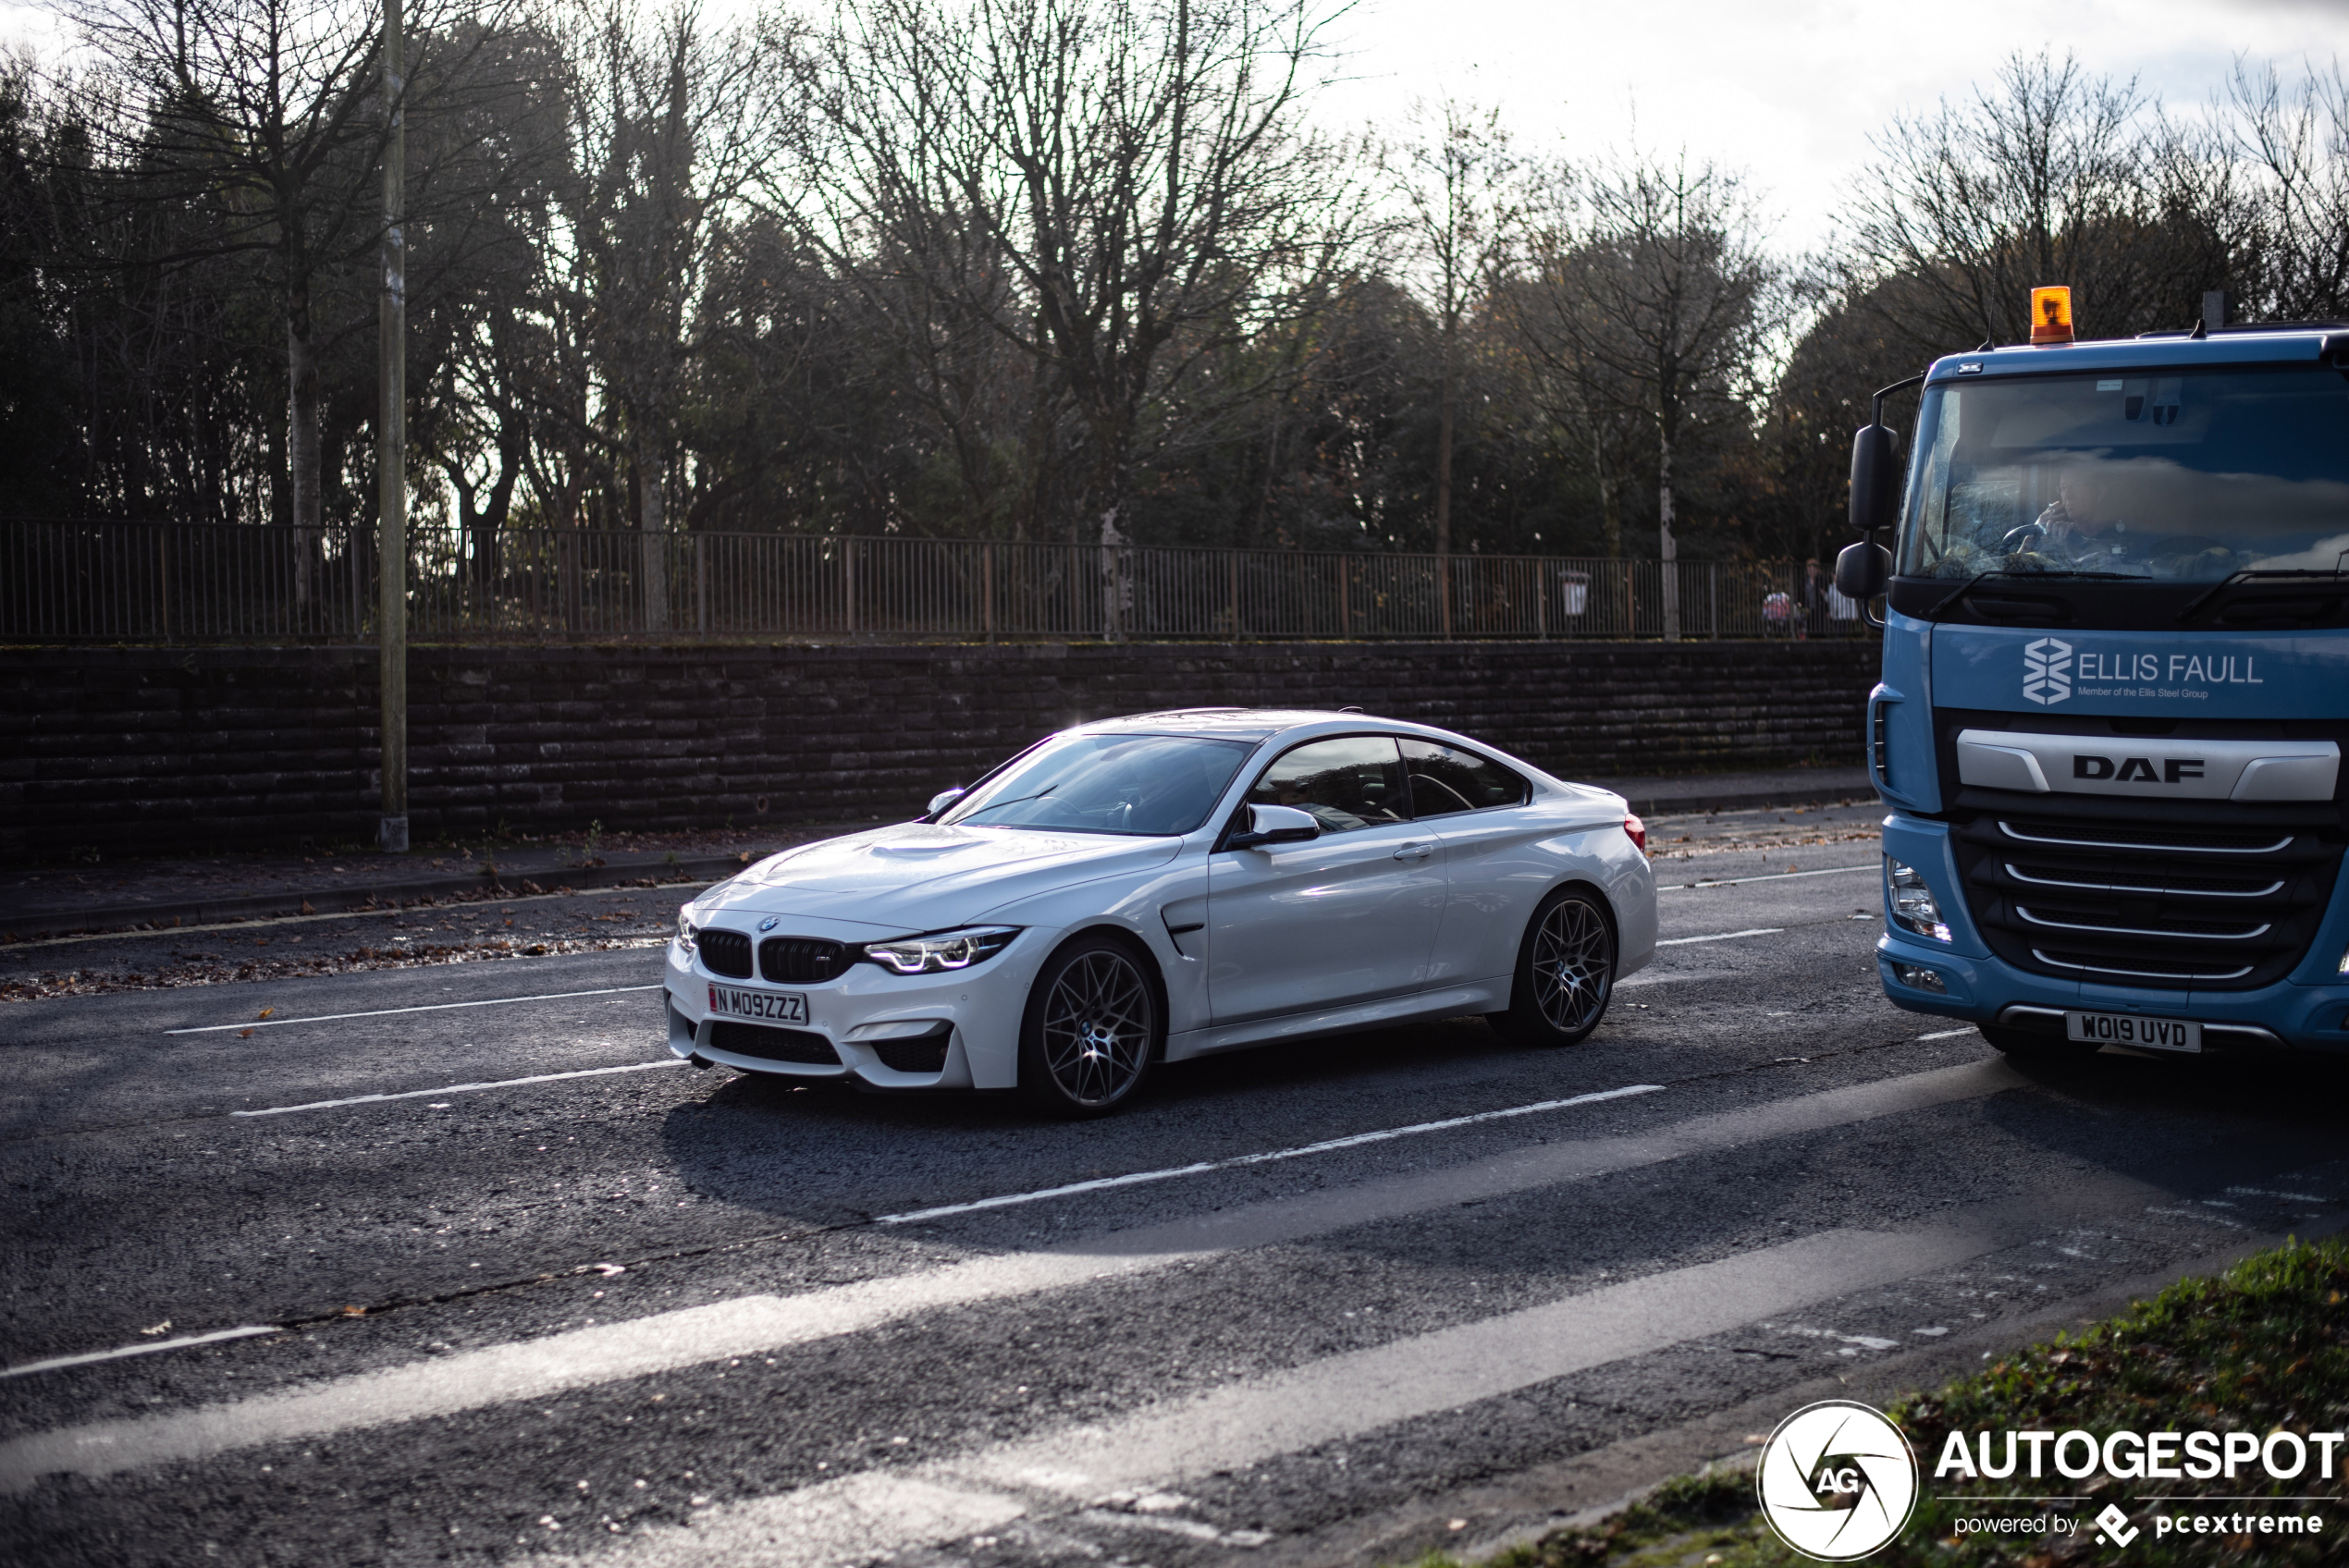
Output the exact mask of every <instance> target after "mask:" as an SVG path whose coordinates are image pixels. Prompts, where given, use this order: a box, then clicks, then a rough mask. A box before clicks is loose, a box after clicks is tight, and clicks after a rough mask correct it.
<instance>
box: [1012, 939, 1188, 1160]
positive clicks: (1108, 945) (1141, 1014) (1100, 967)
mask: <svg viewBox="0 0 2349 1568" xmlns="http://www.w3.org/2000/svg"><path fill="white" fill-rule="evenodd" d="M1165 1028H1166V1024H1165V1021H1164V1020H1163V1019H1162V1017H1161V1016H1160V1013H1159V1006H1158V992H1157V988H1156V987H1155V986H1152V985H1151V984H1150V975H1149V974H1148V973H1147V972H1146V971H1145V970H1144V969H1143V967H1142V963H1141V961H1140V960H1138V958H1136V957H1135V955H1134V952H1133V950H1132V949H1129V948H1127V947H1126V946H1125V944H1124V943H1123V942H1120V941H1118V940H1116V939H1115V938H1114V937H1082V938H1079V939H1078V940H1076V941H1075V942H1072V943H1070V944H1069V945H1068V946H1067V947H1064V948H1063V949H1061V950H1060V951H1058V952H1056V953H1054V954H1053V955H1052V958H1051V959H1049V960H1048V961H1046V962H1045V964H1044V969H1043V973H1041V974H1039V975H1037V977H1036V986H1035V989H1034V990H1032V991H1030V992H1029V993H1028V998H1027V1014H1026V1016H1025V1017H1024V1018H1023V1019H1022V1021H1021V1024H1020V1032H1019V1086H1020V1089H1021V1091H1022V1092H1023V1093H1024V1094H1026V1095H1027V1097H1028V1098H1029V1099H1030V1100H1031V1101H1033V1102H1035V1103H1036V1104H1037V1105H1038V1106H1039V1107H1040V1108H1042V1109H1046V1110H1049V1111H1051V1112H1052V1113H1053V1114H1055V1115H1059V1116H1104V1115H1107V1114H1108V1113H1109V1112H1111V1111H1113V1110H1115V1109H1118V1108H1119V1107H1120V1106H1122V1105H1124V1104H1125V1102H1126V1101H1128V1100H1130V1099H1132V1098H1133V1097H1134V1095H1135V1093H1136V1091H1138V1089H1140V1087H1141V1086H1142V1080H1143V1079H1144V1078H1146V1077H1148V1076H1149V1075H1150V1060H1151V1059H1152V1058H1153V1057H1155V1056H1156V1055H1157V1054H1158V1050H1159V1045H1160V1042H1161V1040H1162V1037H1163V1035H1164V1034H1165Z"/></svg>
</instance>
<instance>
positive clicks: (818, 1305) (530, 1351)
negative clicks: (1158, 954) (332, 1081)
mask: <svg viewBox="0 0 2349 1568" xmlns="http://www.w3.org/2000/svg"><path fill="white" fill-rule="evenodd" d="M2028 1085H2029V1080H2027V1079H2025V1078H2024V1077H2023V1075H2022V1074H2020V1073H2018V1072H2015V1071H2014V1070H2013V1069H2012V1068H2011V1067H2008V1066H2007V1065H2006V1064H2005V1063H2004V1062H2003V1061H1996V1062H1974V1063H1969V1064H1967V1065H1965V1066H1962V1067H1950V1068H1939V1069H1936V1070H1934V1071H1932V1072H1919V1073H1912V1074H1909V1075H1907V1076H1905V1077H1900V1078H1895V1079H1888V1080H1879V1081H1877V1082H1875V1083H1871V1084H1853V1085H1851V1086H1848V1087H1845V1088H1840V1089H1830V1090H1826V1091H1824V1092H1822V1093H1819V1094H1815V1095H1805V1096H1798V1097H1796V1098H1794V1099H1790V1100H1780V1101H1776V1102H1773V1103H1771V1104H1767V1105H1762V1106H1754V1107H1751V1108H1748V1109H1740V1110H1733V1111H1722V1112H1717V1113H1715V1114H1711V1115H1707V1116H1701V1117H1696V1118H1693V1119H1691V1120H1690V1121H1683V1122H1677V1123H1672V1124H1669V1125H1666V1126H1664V1127H1661V1128H1656V1129H1654V1130H1651V1131H1648V1132H1643V1133H1630V1134H1622V1135H1616V1136H1606V1137H1597V1138H1585V1139H1567V1140H1558V1141H1553V1142H1549V1143H1543V1144H1536V1145H1525V1146H1520V1147H1517V1148H1512V1149H1508V1150H1505V1151H1503V1152H1501V1153H1499V1154H1495V1155H1492V1156H1488V1157H1486V1158H1482V1159H1477V1160H1471V1161H1469V1162H1467V1163H1465V1164H1461V1165H1457V1166H1452V1167H1448V1168H1446V1169H1444V1170H1433V1171H1425V1172H1414V1173H1409V1174H1405V1175H1400V1176H1393V1177H1387V1178H1383V1179H1380V1180H1375V1181H1370V1182H1360V1183H1357V1184H1354V1185H1351V1186H1343V1187H1337V1188H1333V1189H1328V1190H1323V1191H1318V1192H1310V1193H1306V1194H1300V1195H1297V1196H1294V1197H1285V1198H1280V1199H1276V1200H1273V1201H1268V1202H1264V1203H1260V1204H1253V1205H1248V1206H1245V1207H1234V1208H1229V1209H1219V1210H1210V1211H1206V1212H1203V1213H1200V1214H1197V1215H1192V1216H1187V1217H1186V1218H1183V1219H1175V1220H1169V1221H1165V1222H1162V1223H1159V1224H1155V1225H1147V1226H1139V1227H1136V1228H1133V1229H1130V1230H1125V1231H1111V1232H1108V1233H1106V1234H1101V1235H1097V1236H1092V1237H1088V1238H1083V1239H1080V1240H1077V1241H1073V1242H1069V1243H1064V1244H1062V1245H1060V1246H1057V1247H1052V1248H1049V1249H1045V1250H1041V1251H1037V1252H1030V1253H1012V1254H987V1255H983V1256H976V1257H971V1258H968V1259H965V1260H964V1261H962V1262H959V1263H953V1264H948V1265H944V1266H942V1267H940V1268H929V1269H920V1270H916V1271H914V1272H911V1273H906V1274H900V1275H895V1276H892V1277H889V1278H886V1279H879V1280H863V1281H859V1282H857V1283H855V1284H848V1285H834V1286H825V1287H820V1288H818V1289H816V1290H812V1291H806V1292H801V1293H799V1294H797V1295H793V1296H773V1295H754V1296H744V1297H739V1298H736V1299H735V1300H732V1301H724V1302H713V1303H710V1304H708V1305H704V1306H695V1307H685V1308H681V1309H678V1310H675V1311H670V1312H662V1313H655V1314H652V1315H650V1316H647V1317H639V1318H633V1319H631V1320H628V1321H625V1322H621V1323H607V1324H599V1325H596V1327H593V1328H587V1329H572V1330H570V1331H568V1332H565V1333H560V1334H551V1335H547V1336H545V1337H543V1338H540V1339H535V1340H525V1341H520V1342H517V1343H513V1344H504V1345H494V1346H489V1347H486V1348H484V1349H481V1350H474V1351H464V1352H460V1353H457V1354H448V1355H441V1356H437V1357H435V1358H434V1359H432V1360H430V1361H422V1362H414V1363H410V1364H408V1365H405V1366H391V1367H386V1368H383V1369H381V1370H379V1371H375V1372H365V1373H360V1374H357V1375H355V1376H351V1377H344V1378H332V1379H328V1380H326V1381H323V1382H318V1383H314V1384H310V1385H307V1386H298V1387H294V1388H289V1389H284V1390H277V1391H274V1392H270V1393H264V1394H256V1395H254V1396H252V1397H251V1398H248V1399H243V1400H236V1401H228V1402H223V1403H215V1404H208V1405H202V1406H199V1407H197V1408H195V1409H192V1410H184V1411H175V1412H172V1413H170V1414H167V1415H148V1416H129V1417H123V1418H118V1419H114V1420H105V1421H97V1422H92V1423H89V1424H87V1425H83V1426H78V1427H64V1428H59V1429H57V1430H54V1431H48V1432H37V1433H31V1434H28V1435H26V1436H23V1437H19V1438H16V1439H10V1440H8V1441H6V1442H0V1494H5V1495H14V1494H20V1493H23V1492H25V1491H29V1490H31V1488H33V1487H35V1486H37V1485H38V1484H39V1483H40V1481H41V1479H42V1477H43V1476H50V1475H56V1474H61V1473H62V1474H71V1475H81V1476H107V1475H114V1474H117V1473H118V1472H121V1471H125V1470H133V1469H139V1468H141V1467H144V1466H147V1465H154V1464H175V1463H185V1462H189V1461H196V1460H203V1459H207V1458H210V1457H213V1456H215V1455H217V1454H221V1453H226V1452H235V1451H238V1450H241V1449H245V1448H250V1447H253V1446H256V1445H259V1444H263V1443H272V1442H285V1441H293V1440H298V1439H316V1438H326V1437H330V1436H332V1435H334V1434H336V1433H338V1432H348V1431H355V1430H362V1429H366V1428H373V1427H386V1426H390V1425H393V1424H395V1423H399V1422H405V1421H417V1420H424V1419H427V1418H430V1417H435V1416H442V1415H456V1414H460V1413H461V1412H465V1411H472V1410H483V1409H487V1408H491V1407H494V1406H498V1405H504V1404H508V1403H514V1402H517V1401H521V1400H529V1399H543V1398H547V1397H550V1396H552V1395H555V1394H558V1393H560V1392H561V1391H563V1390H569V1389H577V1388H587V1387H594V1386H597V1385H600V1384H604V1383H609V1382H613V1381H617V1380H619V1379H621V1378H636V1377H644V1376H648V1375H652V1374H656V1373H660V1372H669V1371H677V1370H681V1369H683V1368H685V1367H688V1366H698V1365H701V1364H703V1363H706V1362H712V1361H720V1360H725V1359H728V1358H731V1357H736V1356H744V1357H746V1356H751V1355H767V1354H774V1353H775V1352H776V1351H777V1350H779V1349H781V1348H784V1347H787V1346H791V1345H797V1344H805V1343H809V1342H812V1341H818V1340H826V1339H832V1338H836V1337H839V1336H842V1335H847V1334H853V1333H861V1332H866V1331H868V1330H870V1329H875V1328H878V1327H880V1326H881V1325H884V1324H887V1323H892V1322H897V1321H900V1320H904V1319H906V1318H909V1317H912V1318H918V1317H922V1316H924V1315H927V1314H930V1313H934V1312H936V1311H938V1310H939V1309H941V1308H946V1307H953V1306H961V1305H976V1304H980V1303H988V1302H998V1301H1003V1300H1007V1299H1012V1298H1016V1297H1022V1296H1029V1295H1034V1294H1037V1293H1039V1292H1047V1291H1054V1290H1061V1289H1065V1288H1068V1287H1071V1286H1076V1285H1082V1284H1085V1283H1088V1282H1089V1281H1092V1280H1103V1279H1108V1278H1113V1277H1130V1276H1133V1275H1138V1274H1142V1273H1147V1272H1151V1271H1155V1270H1158V1269H1162V1268H1173V1267H1175V1266H1178V1265H1181V1264H1184V1263H1187V1262H1194V1261H1202V1260H1206V1259H1211V1258H1214V1257H1217V1256H1222V1255H1224V1254H1227V1253H1232V1252H1236V1251H1239V1250H1242V1249H1246V1248H1255V1247H1266V1246H1277V1245H1283V1244H1285V1243H1292V1242H1295V1241H1298V1240H1301V1239H1303V1238H1307V1237H1311V1236H1318V1235H1323V1234H1327V1233H1330V1232H1333V1231H1340V1230H1344V1229H1347V1228H1349V1227H1353V1226H1357V1225H1366V1224H1371V1223H1375V1222H1377V1221H1380V1220H1384V1219H1396V1218H1399V1217H1402V1216H1407V1215H1413V1214H1422V1213H1428V1212H1432V1211H1435V1210H1440V1209H1445V1208H1449V1207H1454V1206H1456V1205H1458V1204H1462V1203H1472V1202H1478V1201H1482V1200H1484V1199H1490V1198H1494V1197H1502V1196H1507V1195H1509V1194H1518V1193H1525V1192H1531V1191H1535V1190H1539V1189H1543V1188H1547V1187H1552V1186H1556V1185H1561V1184H1564V1183H1567V1182H1577V1181H1584V1180H1589V1179H1591V1178H1593V1177H1598V1176H1604V1175H1608V1174H1612V1173H1615V1172H1617V1171H1622V1170H1637V1169H1640V1168H1642V1167H1646V1166H1652V1165H1657V1164H1662V1163H1664V1162H1666V1161H1669V1160H1674V1159H1679V1158H1686V1157H1689V1156H1692V1155H1703V1154H1709V1153H1715V1152H1717V1151H1720V1150H1723V1149H1727V1148H1734V1147H1739V1146H1743V1145H1752V1144H1755V1143H1760V1142H1763V1141H1765V1140H1768V1139H1773V1138H1780V1137H1789V1136H1793V1135H1796V1134H1800V1133H1811V1132H1817V1131H1821V1130H1824V1129H1828V1128H1834V1127H1841V1126H1849V1125H1851V1124H1853V1123H1856V1122H1861V1121H1872V1120H1875V1119H1876V1118H1879V1117H1888V1116H1895V1115H1900V1114H1903V1113H1906V1112H1910V1111H1915V1110H1923V1109H1930V1108H1932V1107H1935V1106H1939V1105H1945V1104H1949V1103H1951V1102H1955V1101H1963V1100H1970V1099H1978V1098H1981V1097H1984V1096H1989V1095H1995V1094H1999V1093H2002V1092H2004V1091H2006V1090H2009V1089H2013V1088H2019V1087H2027V1086H2028Z"/></svg>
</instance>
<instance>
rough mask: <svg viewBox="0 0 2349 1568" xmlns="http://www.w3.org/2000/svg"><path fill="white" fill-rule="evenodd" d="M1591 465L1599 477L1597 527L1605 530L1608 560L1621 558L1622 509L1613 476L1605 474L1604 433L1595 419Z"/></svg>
mask: <svg viewBox="0 0 2349 1568" xmlns="http://www.w3.org/2000/svg"><path fill="white" fill-rule="evenodd" d="M1591 465H1592V467H1593V468H1594V469H1596V470H1597V471H1598V475H1599V525H1600V527H1601V528H1602V529H1603V530H1605V532H1604V533H1603V535H1602V538H1603V539H1604V540H1605V545H1606V554H1607V558H1608V559H1609V560H1621V559H1622V558H1623V508H1622V506H1621V505H1620V504H1619V502H1618V500H1617V495H1616V487H1615V476H1614V474H1612V473H1610V472H1607V466H1606V432H1605V429H1604V428H1603V427H1602V426H1601V425H1600V423H1599V422H1598V421H1597V420H1596V419H1593V420H1592V422H1591Z"/></svg>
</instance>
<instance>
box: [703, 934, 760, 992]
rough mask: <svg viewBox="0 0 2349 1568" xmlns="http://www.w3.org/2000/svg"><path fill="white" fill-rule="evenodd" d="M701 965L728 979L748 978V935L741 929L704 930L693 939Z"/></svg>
mask: <svg viewBox="0 0 2349 1568" xmlns="http://www.w3.org/2000/svg"><path fill="white" fill-rule="evenodd" d="M695 946H697V947H699V948H700V949H701V962H702V966H703V967H704V968H706V969H707V970H708V971H709V972H710V973H711V974H723V975H724V976H726V978H727V979H729V980H747V979H749V978H750V936H749V934H748V933H747V932H743V931H704V932H703V933H702V934H701V935H700V936H699V937H696V938H695Z"/></svg>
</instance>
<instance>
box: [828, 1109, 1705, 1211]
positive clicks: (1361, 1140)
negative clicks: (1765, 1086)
mask: <svg viewBox="0 0 2349 1568" xmlns="http://www.w3.org/2000/svg"><path fill="white" fill-rule="evenodd" d="M1663 1092H1664V1085H1663V1084H1630V1085H1628V1086H1626V1087H1624V1088H1620V1089H1602V1090H1600V1091H1598V1092H1597V1093H1596V1094H1589V1095H1576V1096H1572V1097H1571V1098H1569V1099H1562V1100H1537V1101H1535V1102H1534V1103H1533V1104H1531V1105H1513V1106H1510V1107H1508V1108H1507V1109H1503V1110H1480V1111H1476V1112H1474V1113H1472V1114H1470V1115H1468V1116H1447V1117H1445V1119H1444V1120H1443V1121H1417V1122H1413V1123H1412V1124H1411V1125H1410V1126H1408V1127H1386V1128H1382V1129H1381V1130H1379V1131H1378V1132H1375V1133H1354V1134H1353V1135H1351V1136H1350V1137H1344V1138H1325V1139H1323V1140H1322V1142H1320V1143H1318V1144H1300V1145H1297V1147H1295V1148H1289V1149H1269V1150H1266V1151H1265V1152H1264V1153H1262V1154H1243V1155H1235V1156H1233V1157H1232V1158H1229V1159H1203V1160H1200V1161H1199V1162H1197V1163H1196V1164H1192V1165H1170V1166H1167V1167H1165V1168H1163V1169H1162V1170H1136V1171H1133V1172H1131V1173H1129V1174H1127V1175H1124V1176H1102V1177H1097V1178H1095V1179H1094V1180H1092V1181H1089V1182H1069V1183H1068V1184H1067V1185H1065V1186H1060V1187H1039V1188H1038V1189H1037V1190H1036V1191H1034V1192H1031V1193H1005V1194H1001V1195H1000V1196H997V1197H990V1198H976V1199H973V1200H972V1201H971V1202H969V1203H949V1204H941V1205H940V1206H939V1207H936V1208H916V1209H909V1210H907V1211H906V1212H905V1213H903V1214H883V1215H880V1216H878V1217H877V1218H876V1219H875V1220H874V1223H875V1224H878V1225H912V1224H916V1223H917V1222H919V1221H921V1220H924V1219H945V1218H946V1217H947V1216H948V1215H950V1214H976V1213H978V1211H979V1210H981V1209H987V1208H1011V1207H1015V1206H1017V1205H1020V1204H1027V1203H1042V1202H1043V1201H1044V1200H1045V1199H1047V1198H1065V1197H1074V1196H1076V1194H1079V1193H1099V1192H1106V1191H1108V1190H1109V1189H1110V1188H1113V1187H1135V1186H1139V1185H1141V1184H1142V1183H1144V1182H1171V1181H1173V1180H1175V1178H1176V1177H1178V1176H1203V1175H1205V1174H1206V1173H1207V1172H1209V1171H1211V1170H1237V1169H1238V1168H1240V1167H1241V1166H1246V1165H1269V1164H1271V1163H1272V1162H1273V1161H1274V1160H1281V1159H1302V1158H1305V1157H1306V1156H1308V1155H1316V1154H1330V1153H1333V1152H1334V1151H1335V1150H1338V1149H1351V1148H1359V1147H1360V1146H1361V1145H1364V1144H1383V1143H1385V1142H1387V1141H1388V1140H1389V1139H1392V1138H1416V1137H1418V1136H1420V1134H1421V1133H1448V1132H1450V1131H1452V1130H1453V1129H1454V1128H1457V1127H1473V1126H1475V1125H1476V1124H1477V1123H1479V1122H1481V1121H1507V1120H1508V1119H1509V1118H1511V1117H1517V1116H1537V1115H1539V1114H1541V1113H1542V1112H1543V1111H1550V1110H1565V1109H1568V1108H1569V1107H1571V1106H1578V1105H1596V1104H1597V1103H1598V1102H1599V1101H1601V1100H1619V1099H1627V1098H1629V1097H1630V1096H1633V1095H1660V1094H1662V1093H1663Z"/></svg>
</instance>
